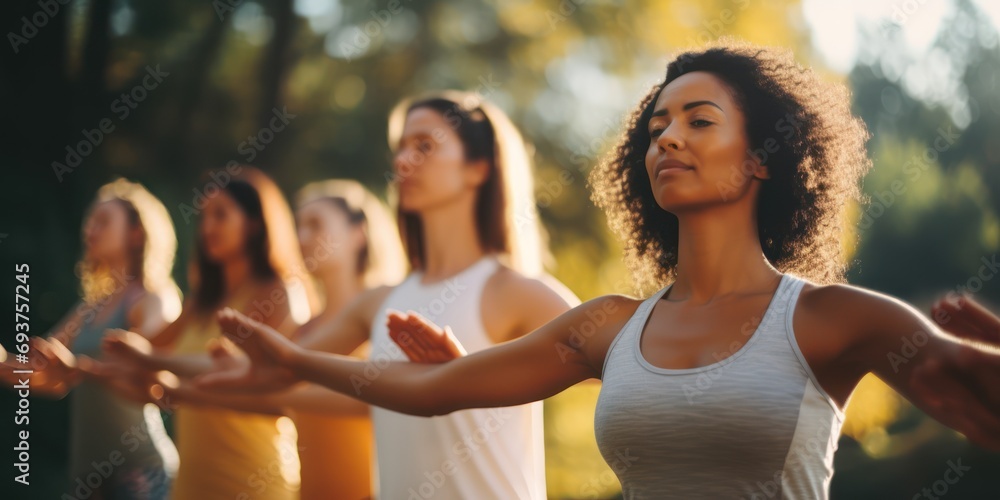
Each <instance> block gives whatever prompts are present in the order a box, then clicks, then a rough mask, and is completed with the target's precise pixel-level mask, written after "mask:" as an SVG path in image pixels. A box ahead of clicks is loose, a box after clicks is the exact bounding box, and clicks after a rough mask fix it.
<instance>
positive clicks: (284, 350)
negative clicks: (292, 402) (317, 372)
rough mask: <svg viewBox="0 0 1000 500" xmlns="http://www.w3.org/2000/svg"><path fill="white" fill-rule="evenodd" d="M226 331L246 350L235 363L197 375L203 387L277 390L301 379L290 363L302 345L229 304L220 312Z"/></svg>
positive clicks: (246, 390) (226, 335) (220, 322)
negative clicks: (241, 361)
mask: <svg viewBox="0 0 1000 500" xmlns="http://www.w3.org/2000/svg"><path fill="white" fill-rule="evenodd" d="M218 321H219V325H220V326H221V327H222V333H223V335H225V337H226V338H227V339H229V340H230V341H231V342H232V343H233V344H234V345H235V346H236V347H239V348H240V349H241V350H243V352H245V353H246V355H247V358H248V359H249V361H250V362H249V363H238V364H237V363H234V364H232V365H231V366H223V367H221V368H219V369H217V370H215V371H212V372H209V373H205V374H203V375H200V376H198V377H197V378H196V383H197V385H198V386H199V387H202V388H205V389H212V390H226V391H234V392H273V391H278V390H282V389H285V388H288V387H289V386H291V385H293V384H294V383H295V382H297V379H296V377H295V376H294V374H293V372H292V370H291V369H290V366H291V365H292V364H293V363H294V360H295V358H296V356H297V353H298V352H299V351H301V348H300V347H299V346H297V345H296V344H295V343H294V342H292V341H291V340H289V339H288V338H286V337H285V336H284V335H282V334H280V333H278V332H277V331H276V330H275V329H273V328H271V327H269V326H267V325H265V324H263V323H260V322H257V321H254V320H252V319H250V318H248V317H246V316H244V315H243V314H241V313H240V312H238V311H236V310H234V309H230V308H228V307H227V308H225V309H223V310H222V311H220V312H219V314H218Z"/></svg>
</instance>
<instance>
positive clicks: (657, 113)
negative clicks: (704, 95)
mask: <svg viewBox="0 0 1000 500" xmlns="http://www.w3.org/2000/svg"><path fill="white" fill-rule="evenodd" d="M705 105H708V106H715V107H716V108H719V111H722V112H723V113H725V111H723V110H722V108H721V107H719V105H718V104H716V103H714V102H712V101H692V102H689V103H687V104H685V105H684V107H683V108H681V109H683V110H684V111H687V110H689V109H692V108H697V107H698V106H705ZM667 114H668V111H667V109H666V108H664V109H661V110H659V111H654V112H653V116H666V115H667Z"/></svg>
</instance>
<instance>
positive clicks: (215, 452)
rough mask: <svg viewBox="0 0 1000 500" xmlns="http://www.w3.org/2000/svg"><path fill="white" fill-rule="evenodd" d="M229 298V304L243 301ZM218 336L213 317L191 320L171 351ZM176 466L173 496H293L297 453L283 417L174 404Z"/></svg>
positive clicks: (189, 350)
mask: <svg viewBox="0 0 1000 500" xmlns="http://www.w3.org/2000/svg"><path fill="white" fill-rule="evenodd" d="M246 300H247V299H246V298H243V300H238V299H234V300H231V301H230V304H228V305H230V307H234V308H235V307H239V306H240V305H242V304H243V303H245V302H246ZM220 335H221V331H220V329H219V325H218V323H217V322H216V321H215V317H214V315H209V316H208V317H206V318H204V319H202V320H201V321H192V322H191V324H190V325H189V326H188V327H187V329H185V331H184V332H183V333H182V334H181V336H180V338H179V339H178V341H177V346H176V350H175V352H176V353H177V354H197V353H204V352H206V350H207V345H208V342H209V341H210V340H211V339H214V338H218V337H219V336H220ZM174 426H175V430H176V435H177V452H178V455H179V457H180V468H179V469H178V471H177V479H176V480H175V481H174V484H173V488H172V492H171V498H172V499H174V500H192V499H198V500H216V499H218V500H296V499H297V498H298V497H299V456H298V453H297V450H296V445H295V442H296V439H295V425H294V424H293V423H292V421H291V420H290V419H288V418H287V417H272V416H266V415H254V414H252V413H244V412H236V411H230V410H224V409H217V408H196V407H183V406H182V407H180V408H179V409H178V410H177V413H176V415H175V419H174Z"/></svg>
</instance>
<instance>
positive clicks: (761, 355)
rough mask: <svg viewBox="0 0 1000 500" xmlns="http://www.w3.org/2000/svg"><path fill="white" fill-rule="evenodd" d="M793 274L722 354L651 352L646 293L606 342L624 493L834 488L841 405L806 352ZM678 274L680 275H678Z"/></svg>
mask: <svg viewBox="0 0 1000 500" xmlns="http://www.w3.org/2000/svg"><path fill="white" fill-rule="evenodd" d="M804 284H805V281H804V280H802V279H801V278H798V277H795V276H792V275H789V274H785V275H783V276H782V277H781V281H780V283H779V285H778V289H777V291H776V292H775V294H774V296H773V297H772V299H771V302H770V304H769V305H768V307H767V309H766V311H765V313H764V315H763V317H762V318H761V321H760V323H759V325H758V326H757V328H756V330H754V331H753V333H752V334H751V336H750V338H749V339H747V341H746V343H745V344H743V345H742V346H741V347H739V348H737V349H735V352H732V353H719V354H717V355H716V359H720V358H722V359H721V360H720V361H718V362H716V363H713V364H710V365H706V366H701V367H695V368H690V369H664V368H659V367H656V366H654V365H652V364H650V363H649V362H648V361H646V359H645V358H644V357H643V356H642V353H641V351H640V344H639V339H640V336H641V334H642V330H643V328H644V327H645V325H646V323H647V322H648V321H649V317H650V314H651V312H652V310H653V306H654V305H655V304H656V303H657V301H659V300H660V299H661V298H662V297H663V296H664V295H665V294H666V293H667V292H668V291H669V289H670V286H668V287H665V288H663V289H662V290H660V291H659V292H657V293H656V294H654V295H653V296H652V297H650V298H648V299H646V300H645V301H644V302H643V303H642V304H641V305H640V306H639V308H638V309H637V310H636V312H635V313H634V314H633V316H632V318H631V319H630V320H629V321H628V322H627V323H626V324H625V326H624V327H622V330H621V331H620V332H619V333H618V335H617V336H616V337H615V339H614V340H613V341H612V344H611V346H610V347H609V348H608V353H607V357H606V359H605V363H604V373H603V377H602V380H603V385H602V388H601V393H600V396H599V398H598V401H597V408H596V412H595V418H594V429H595V433H596V436H597V443H598V446H599V447H600V450H601V454H602V455H603V456H604V459H605V460H606V461H607V462H608V463H609V465H610V466H611V468H612V470H614V472H615V474H617V476H618V479H619V481H621V484H622V491H623V494H624V498H625V499H645V498H685V499H693V498H746V499H774V498H808V499H826V498H828V495H829V486H830V479H831V477H832V476H833V454H834V451H836V449H837V438H838V436H839V434H840V428H841V425H842V424H843V413H842V411H841V410H840V409H839V408H838V407H837V405H836V403H835V402H834V401H833V399H831V398H830V396H829V395H828V394H826V392H825V391H824V390H823V389H822V387H821V386H820V385H819V382H818V381H817V380H816V377H815V375H814V374H813V372H812V370H811V369H810V368H809V365H808V364H807V363H806V360H805V358H804V357H803V355H802V352H801V351H800V349H799V346H798V343H797V342H796V340H795V334H794V332H793V331H792V316H793V313H794V310H795V303H796V301H797V299H798V296H799V293H800V292H801V290H802V286H803V285H804ZM671 286H672V285H671Z"/></svg>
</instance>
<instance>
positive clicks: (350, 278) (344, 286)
mask: <svg viewBox="0 0 1000 500" xmlns="http://www.w3.org/2000/svg"><path fill="white" fill-rule="evenodd" d="M317 278H319V280H320V283H321V284H322V286H323V292H324V299H325V304H324V306H323V312H322V313H321V314H337V313H339V311H340V310H341V309H343V308H344V306H346V305H347V304H348V303H349V302H350V301H351V300H352V299H354V297H356V296H357V295H358V294H359V293H361V292H363V291H364V289H365V285H364V282H363V280H362V278H361V277H360V276H356V275H355V273H354V272H353V269H350V270H348V269H340V268H331V269H327V270H324V271H323V272H322V273H320V274H317Z"/></svg>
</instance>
